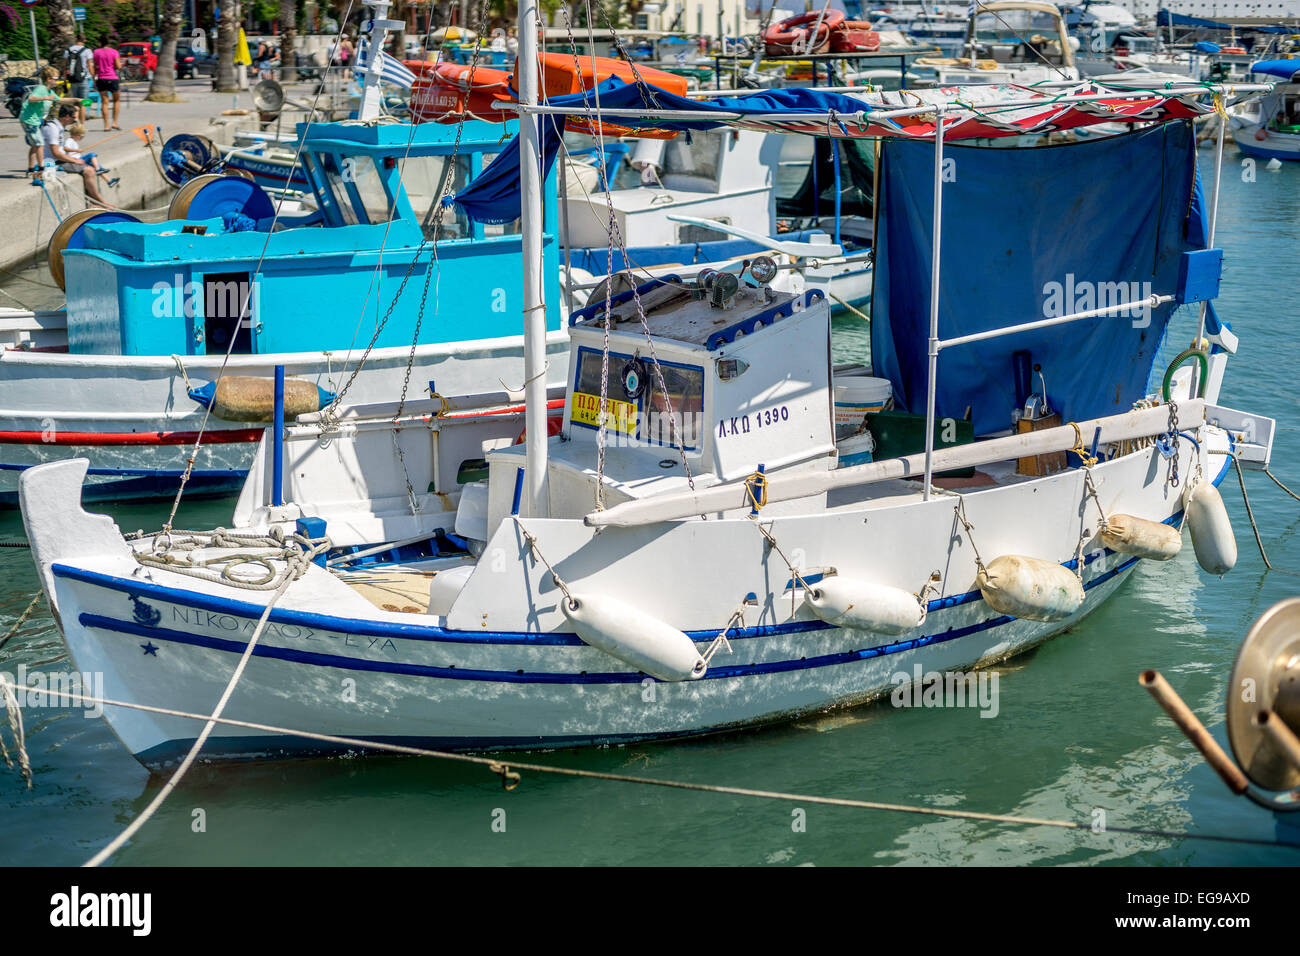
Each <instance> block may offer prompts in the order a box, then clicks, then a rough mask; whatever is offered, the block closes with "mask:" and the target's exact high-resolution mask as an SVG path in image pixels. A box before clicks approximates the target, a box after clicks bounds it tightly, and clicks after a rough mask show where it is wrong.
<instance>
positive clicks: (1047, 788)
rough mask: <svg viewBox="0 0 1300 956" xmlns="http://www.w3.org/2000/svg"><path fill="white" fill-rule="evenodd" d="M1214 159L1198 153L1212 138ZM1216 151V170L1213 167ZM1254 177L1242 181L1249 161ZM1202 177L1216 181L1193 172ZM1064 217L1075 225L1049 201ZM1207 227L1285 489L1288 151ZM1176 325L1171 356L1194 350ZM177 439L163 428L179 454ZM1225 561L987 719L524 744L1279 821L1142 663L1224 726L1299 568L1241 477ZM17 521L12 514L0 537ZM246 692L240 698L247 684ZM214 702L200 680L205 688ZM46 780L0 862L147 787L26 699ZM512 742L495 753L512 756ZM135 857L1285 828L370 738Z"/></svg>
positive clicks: (1181, 573)
mask: <svg viewBox="0 0 1300 956" xmlns="http://www.w3.org/2000/svg"><path fill="white" fill-rule="evenodd" d="M1201 156H1202V163H1203V166H1205V167H1209V165H1210V163H1211V162H1212V154H1211V153H1210V152H1209V151H1208V150H1202V152H1201ZM1207 171H1208V170H1207ZM1252 172H1253V176H1250V175H1247V174H1249V173H1252ZM1207 187H1208V183H1207ZM1063 227H1064V228H1069V224H1068V223H1065V224H1063ZM1218 244H1219V245H1221V246H1222V247H1223V248H1224V250H1225V252H1226V266H1225V274H1224V282H1223V290H1222V294H1221V296H1220V298H1219V300H1218V307H1219V312H1220V315H1221V316H1222V317H1223V318H1225V319H1226V320H1228V321H1229V322H1230V323H1231V324H1232V325H1233V326H1234V328H1235V329H1236V331H1237V332H1238V334H1239V335H1240V336H1241V348H1240V352H1239V354H1238V355H1237V356H1236V357H1235V358H1234V359H1233V360H1232V361H1231V363H1230V365H1229V369H1228V378H1227V381H1226V384H1225V387H1224V392H1223V396H1222V401H1223V403H1224V404H1226V405H1236V406H1240V407H1247V408H1251V409H1256V410H1260V411H1264V412H1267V413H1269V414H1274V415H1276V416H1277V417H1278V418H1279V428H1278V435H1277V440H1276V443H1275V445H1274V451H1273V471H1274V473H1275V474H1277V475H1278V477H1279V478H1280V479H1281V480H1282V481H1284V482H1287V483H1288V484H1290V485H1291V486H1292V487H1293V488H1296V489H1300V431H1298V430H1297V427H1296V424H1295V422H1294V420H1293V416H1294V413H1295V412H1296V410H1297V407H1298V405H1297V403H1298V400H1300V378H1298V377H1297V375H1296V374H1295V371H1294V369H1292V368H1291V365H1290V363H1291V361H1293V358H1291V356H1294V355H1295V354H1296V349H1295V342H1294V335H1295V331H1294V330H1295V328H1296V327H1297V322H1298V321H1300V299H1297V297H1296V295H1295V289H1294V278H1293V275H1292V270H1293V268H1294V264H1295V263H1296V262H1297V261H1300V164H1288V165H1286V166H1285V167H1284V168H1283V169H1281V170H1279V171H1275V172H1274V171H1267V170H1265V169H1264V167H1263V166H1262V165H1260V166H1259V167H1258V168H1257V169H1254V170H1251V169H1248V168H1246V167H1243V166H1242V164H1241V162H1240V157H1238V156H1237V155H1236V153H1235V150H1232V149H1231V148H1230V149H1229V154H1228V156H1227V158H1226V161H1225V172H1224V181H1223V199H1222V203H1221V206H1220V213H1219V224H1218ZM1186 327H1187V325H1186V323H1185V322H1184V323H1182V325H1180V326H1179V331H1178V333H1177V336H1178V337H1177V338H1176V339H1175V340H1173V341H1171V342H1170V345H1169V349H1168V353H1169V354H1170V355H1172V354H1173V353H1174V352H1176V351H1178V350H1179V349H1181V348H1182V347H1183V346H1185V345H1186V339H1187V338H1189V335H1190V333H1186V332H1184V331H1182V330H1183V329H1185V328H1186ZM836 335H837V346H836V349H837V358H839V359H842V360H847V359H850V358H854V359H857V358H861V354H862V350H863V349H865V346H866V334H865V326H864V324H863V323H862V321H861V320H860V319H857V318H854V317H851V316H846V317H842V318H840V319H837V328H836ZM179 454H180V452H179V451H178V455H179ZM1246 478H1247V482H1248V490H1249V491H1250V493H1251V502H1252V505H1253V506H1254V511H1255V516H1256V519H1257V521H1258V523H1259V527H1260V532H1261V534H1262V536H1263V538H1264V542H1265V546H1266V547H1267V548H1268V552H1269V556H1270V558H1271V559H1272V561H1273V564H1274V565H1275V566H1276V567H1278V568H1284V569H1294V570H1297V571H1300V538H1298V537H1297V530H1298V529H1300V503H1297V502H1296V501H1294V500H1292V499H1290V498H1288V497H1287V496H1286V495H1284V494H1283V493H1282V492H1281V491H1279V490H1278V489H1277V488H1276V487H1274V486H1273V485H1272V484H1271V483H1270V482H1269V481H1268V480H1267V478H1266V477H1264V476H1262V475H1260V474H1258V473H1249V472H1248V473H1247V476H1246ZM1222 491H1223V493H1224V497H1225V499H1226V501H1227V503H1228V507H1229V511H1230V513H1231V514H1232V518H1233V522H1234V526H1235V528H1236V533H1237V541H1238V547H1239V550H1240V555H1241V557H1240V559H1239V562H1238V564H1237V567H1236V568H1235V569H1234V570H1233V571H1232V572H1230V573H1229V574H1228V575H1227V576H1226V577H1225V578H1224V579H1223V580H1216V579H1214V578H1212V577H1210V576H1208V575H1206V574H1205V573H1203V572H1202V571H1201V570H1200V569H1199V568H1198V567H1197V565H1196V563H1195V560H1194V558H1193V556H1192V554H1191V550H1190V548H1188V549H1185V550H1184V552H1183V553H1182V554H1181V555H1180V556H1179V557H1178V558H1177V559H1176V560H1174V561H1173V562H1170V563H1169V564H1166V565H1144V566H1140V567H1139V568H1138V570H1137V571H1136V572H1135V573H1134V575H1133V576H1132V577H1131V578H1130V580H1129V581H1128V582H1127V583H1126V584H1124V585H1123V587H1122V588H1121V589H1120V590H1119V591H1118V592H1117V593H1116V594H1115V596H1114V597H1112V598H1111V599H1110V600H1109V601H1108V602H1107V603H1106V604H1104V605H1103V606H1102V607H1101V609H1100V610H1098V611H1097V612H1096V613H1094V614H1093V615H1091V616H1090V617H1089V618H1087V619H1086V620H1085V621H1084V622H1082V623H1081V624H1080V625H1079V626H1077V627H1076V628H1074V629H1073V630H1072V631H1071V632H1070V633H1068V634H1065V635H1063V636H1061V637H1059V638H1057V639H1055V640H1053V641H1051V642H1049V643H1048V644H1046V645H1044V646H1042V647H1041V648H1039V649H1038V650H1037V651H1036V652H1034V653H1032V654H1030V655H1027V656H1024V657H1020V658H1017V659H1015V660H1012V661H1009V662H1007V663H1005V664H1003V665H1001V666H999V667H997V668H996V671H997V672H998V675H999V678H998V691H999V694H998V706H997V714H996V716H995V717H989V718H985V717H981V712H980V710H979V709H978V708H924V707H921V708H895V707H894V706H892V705H891V704H890V702H889V701H888V700H886V701H884V702H882V703H877V704H873V705H870V706H866V707H861V708H857V709H854V710H849V711H842V712H838V713H834V714H828V715H824V716H821V717H816V718H809V719H805V720H802V721H800V722H798V723H795V724H792V725H785V726H780V727H774V728H769V729H764V730H758V731H750V732H745V733H736V734H730V735H725V736H718V737H712V738H707V739H701V740H697V741H687V742H679V743H672V744H649V745H635V746H628V747H619V748H608V749H600V750H586V751H567V752H557V753H550V754H540V755H538V754H530V755H528V756H527V757H523V758H521V759H525V760H527V761H529V762H537V763H548V764H553V765H559V766H566V767H582V768H587V769H592V770H600V771H609V772H616V773H624V774H630V775H636V776H642V777H652V778H661V779H673V780H690V781H697V782H702V783H712V784H726V785H731V786H739V787H751V788H761V789H767V790H781V791H794V792H797V793H802V794H814V795H820V796H828V797H846V798H858V799H864V800H874V801H882V802H888V803H896V804H907V805H914V806H919V807H936V808H954V809H960V810H969V811H982V812H988V813H999V814H1011V815H1017V816H1030V817H1037V818H1051V819H1058V820H1072V821H1079V822H1083V823H1086V824H1089V825H1091V824H1092V823H1094V822H1095V821H1099V820H1101V819H1102V817H1100V816H1098V814H1097V811H1104V821H1105V824H1106V825H1107V826H1109V827H1112V828H1113V827H1128V828H1139V829H1155V830H1164V831H1177V832H1185V833H1192V834H1215V835H1228V836H1233V837H1240V838H1245V840H1247V841H1269V840H1272V839H1273V821H1272V818H1271V817H1270V816H1268V815H1267V814H1264V813H1263V812H1261V811H1258V810H1256V809H1255V808H1254V807H1253V806H1252V805H1250V804H1248V803H1246V802H1245V801H1244V800H1242V799H1240V798H1236V797H1233V796H1232V795H1231V794H1230V793H1229V792H1228V790H1227V789H1226V788H1225V787H1224V786H1223V784H1222V783H1220V782H1219V780H1218V778H1217V777H1216V776H1215V775H1214V774H1213V772H1212V771H1211V770H1210V769H1209V768H1208V766H1206V765H1205V763H1204V762H1203V761H1202V760H1201V759H1200V758H1199V757H1198V756H1197V755H1196V754H1195V752H1194V751H1193V750H1192V748H1191V746H1190V745H1189V744H1188V743H1187V741H1186V739H1185V738H1184V737H1183V735H1182V734H1181V733H1180V732H1179V731H1177V730H1176V729H1175V728H1174V726H1173V724H1172V723H1171V722H1170V721H1169V720H1168V719H1166V718H1165V717H1164V716H1163V714H1162V713H1161V711H1160V710H1159V709H1158V708H1157V707H1156V705H1155V703H1154V702H1153V701H1152V700H1151V698H1150V697H1149V696H1148V695H1147V693H1146V692H1145V691H1144V690H1142V689H1141V688H1140V687H1139V686H1138V683H1137V675H1138V673H1139V672H1140V671H1141V670H1143V669H1145V668H1148V667H1153V668H1157V669H1159V670H1160V671H1161V672H1163V673H1164V674H1165V676H1166V677H1167V678H1168V680H1169V682H1170V683H1171V684H1172V685H1173V686H1174V688H1175V689H1176V690H1178V692H1179V693H1180V694H1182V696H1183V697H1184V699H1185V700H1186V701H1187V702H1188V703H1189V704H1190V705H1191V706H1192V707H1193V709H1194V710H1195V711H1196V712H1197V714H1198V715H1199V716H1200V717H1201V719H1202V720H1204V721H1205V723H1206V724H1207V725H1208V726H1209V727H1210V728H1211V730H1212V732H1213V733H1214V735H1215V736H1216V737H1217V738H1218V739H1219V740H1220V742H1221V743H1225V744H1226V741H1225V739H1224V732H1223V698H1224V691H1225V685H1226V683H1227V680H1228V674H1229V670H1230V667H1231V664H1232V660H1233V657H1234V655H1235V653H1236V648H1237V645H1238V643H1239V642H1240V640H1241V637H1242V636H1243V635H1244V633H1245V631H1246V629H1247V628H1248V627H1249V625H1250V623H1251V622H1252V621H1253V620H1254V619H1255V617H1257V616H1258V615H1259V614H1260V613H1261V612H1262V611H1263V610H1265V609H1266V608H1267V607H1269V606H1270V605H1271V604H1273V603H1274V602H1276V601H1278V600H1281V599H1282V598H1284V597H1288V596H1291V595H1294V594H1297V593H1300V577H1297V576H1294V575H1291V574H1287V573H1283V572H1281V571H1275V572H1271V573H1270V572H1267V571H1266V570H1265V568H1264V565H1263V563H1262V561H1261V560H1260V557H1259V552H1258V551H1257V549H1256V548H1255V545H1254V541H1253V539H1252V536H1251V531H1250V525H1249V523H1248V522H1247V519H1246V515H1245V512H1244V509H1243V507H1242V499H1241V492H1240V489H1239V488H1238V486H1237V482H1236V478H1235V475H1233V474H1231V473H1230V474H1229V477H1228V478H1226V479H1225V480H1224V483H1223V485H1222ZM232 507H233V501H231V500H220V501H194V502H186V503H185V505H184V506H183V507H182V510H181V514H180V517H179V520H178V521H177V525H178V526H179V527H208V526H212V525H218V524H222V523H223V522H226V521H228V520H229V516H230V512H231V509H232ZM111 512H112V513H113V515H114V516H115V518H116V519H117V520H118V522H119V524H120V525H121V526H122V528H123V530H133V529H136V528H146V529H149V528H155V527H157V526H158V525H159V524H160V523H161V521H162V519H163V518H164V517H165V515H166V506H165V505H162V504H159V505H149V506H139V505H133V506H120V507H117V508H113V509H111ZM21 537H22V525H21V521H20V519H19V517H18V515H17V514H16V513H14V512H6V513H4V514H0V540H7V541H13V540H17V539H20V538H21ZM0 580H2V581H3V585H2V590H0V628H3V629H5V630H7V629H8V627H9V625H10V624H11V623H12V622H13V620H14V619H15V618H16V616H17V615H18V614H19V613H21V611H22V610H23V608H24V607H26V606H27V603H28V601H29V600H30V599H31V596H32V595H33V594H34V593H35V591H36V588H37V582H36V574H35V570H34V568H33V567H32V564H31V560H30V556H29V555H28V553H27V552H26V551H24V550H21V549H3V550H0ZM19 665H25V666H26V667H27V668H28V669H29V670H31V669H44V670H50V671H54V670H66V669H68V668H69V666H70V665H69V664H68V662H67V660H66V657H65V656H64V654H63V649H62V643H61V641H60V640H59V637H58V634H57V632H56V630H55V627H54V624H53V621H52V620H51V619H50V617H49V614H48V611H47V610H46V608H45V606H44V604H42V605H41V606H40V607H39V609H38V610H37V612H36V613H35V614H34V615H33V617H32V618H31V619H30V620H29V622H28V623H27V625H26V626H25V627H24V628H23V629H22V630H21V631H20V633H19V634H18V635H17V636H15V637H14V638H13V639H12V640H11V641H10V642H9V643H8V645H7V646H5V647H4V649H3V651H0V669H3V670H5V671H8V672H9V673H13V672H14V671H15V670H16V669H17V667H18V666H19ZM235 700H236V703H237V701H238V696H237V695H236V698H235ZM213 703H214V701H197V700H196V701H194V702H193V709H195V710H198V711H203V710H206V709H208V708H210V707H211V706H212V705H213ZM25 717H26V725H27V726H26V730H27V737H28V749H29V751H30V755H31V761H32V768H33V780H34V786H33V789H32V790H31V791H28V790H27V789H26V788H25V787H24V786H23V783H22V780H21V778H20V777H19V776H18V775H17V773H14V772H8V773H6V772H3V771H0V794H3V814H4V817H3V819H4V823H5V828H4V829H5V832H6V833H7V834H8V839H6V840H5V842H4V848H3V849H2V850H0V861H3V862H4V863H6V864H10V865H13V864H65V865H66V864H77V863H81V862H83V861H84V860H85V859H86V858H88V857H89V856H90V855H91V854H92V853H93V852H94V851H96V850H97V849H99V848H100V847H101V846H102V845H103V844H104V843H105V842H107V841H108V840H109V839H111V838H112V837H113V836H115V835H116V834H117V833H118V832H119V831H120V830H121V828H122V827H123V826H125V824H126V823H127V822H128V821H129V820H130V819H131V818H132V817H133V816H134V815H135V814H136V813H137V812H139V810H140V809H141V808H142V807H143V806H144V805H145V804H146V803H147V802H148V800H149V799H150V798H151V797H152V796H153V795H154V793H155V792H156V788H157V787H158V786H160V785H161V781H159V780H153V781H151V780H150V779H149V777H148V775H147V773H146V772H145V771H144V770H143V769H142V768H141V767H140V766H139V765H138V764H137V763H136V762H135V760H134V759H132V758H131V757H130V755H129V754H128V753H127V752H126V751H125V750H124V749H123V748H122V746H121V745H120V744H119V743H118V741H117V739H116V738H115V737H114V736H113V733H112V731H110V730H109V728H108V726H107V724H105V723H104V722H103V721H102V720H97V719H92V718H87V717H84V716H83V715H82V714H81V713H80V712H78V711H73V710H66V709H59V710H55V709H43V710H42V709H30V708H29V709H28V710H26V711H25ZM503 759H505V760H506V761H508V759H509V758H508V757H506V758H503ZM114 862H115V863H117V864H122V865H137V866H138V865H153V864H181V865H222V864H240V863H243V864H313V865H327V866H333V865H356V864H362V865H364V864H377V865H378V864H384V865H388V864H395V865H421V864H504V863H514V864H581V863H588V864H617V863H631V864H643V865H658V864H701V863H704V864H709V863H712V864H752V865H764V864H768V865H796V864H815V865H834V864H905V865H916V864H921V865H952V864H1087V865H1099V864H1121V863H1123V864H1141V865H1157V866H1164V865H1180V864H1189V863H1191V864H1224V865H1258V864H1294V863H1297V862H1300V851H1298V850H1295V849H1288V848H1284V847H1277V846H1260V845H1255V844H1254V843H1251V842H1217V841H1198V840H1190V839H1183V840H1172V839H1169V838H1166V837H1155V836H1139V835H1129V834H1121V833H1115V832H1101V833H1095V832H1091V830H1089V831H1084V832H1077V831H1063V830H1054V829H1047V828H1043V827H1028V826H1021V825H1010V824H1001V823H986V822H974V821H967V820H957V819H944V818H938V817H923V816H914V815H905V814H900V813H894V812H882V811H867V810H861V809H849V808H832V807H823V806H816V805H812V804H807V803H801V802H782V801H775V800H763V799H755V798H747V797H745V798H742V797H734V796H723V795H717V794H709V793H701V792H688V791H678V790H667V789H662V788H654V787H647V786H642V785H634V784H625V783H611V782H602V781H592V780H583V779H574V778H565V777H555V776H549V775H543V774H538V773H532V772H526V773H524V775H523V780H522V783H521V784H520V786H519V787H518V788H517V789H516V790H514V791H512V792H505V791H504V790H503V789H502V787H501V784H500V782H499V779H498V778H497V777H496V776H495V775H494V774H492V773H490V772H488V771H487V770H486V769H485V768H482V767H471V766H465V765H459V764H449V763H444V762H439V761H434V760H426V759H408V758H390V757H365V758H338V759H329V760H313V761H299V762H288V763H278V764H262V765H248V766H244V767H225V768H221V769H217V770H213V769H206V768H197V769H196V770H194V771H192V772H191V773H190V774H189V775H188V777H187V778H186V780H185V782H184V783H183V784H182V786H181V787H180V789H179V790H178V791H177V792H176V793H174V794H173V795H172V797H171V798H170V799H169V800H168V801H167V802H166V803H165V804H164V806H163V808H162V809H161V811H160V812H159V813H158V814H157V816H156V817H155V818H154V819H153V820H152V821H151V822H150V823H149V824H148V825H147V826H146V827H145V829H144V830H143V831H142V833H141V834H140V835H139V837H138V838H137V839H136V840H135V841H134V842H133V843H132V844H131V845H129V846H128V847H127V848H126V849H124V850H123V851H122V852H121V853H119V854H118V855H117V856H116V857H115V859H114Z"/></svg>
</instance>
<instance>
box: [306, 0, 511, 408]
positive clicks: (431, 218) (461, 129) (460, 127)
mask: <svg viewBox="0 0 1300 956" xmlns="http://www.w3.org/2000/svg"><path fill="white" fill-rule="evenodd" d="M486 22H487V0H480V2H479V7H478V29H477V31H476V33H477V36H476V38H475V40H474V50H473V52H472V53H471V54H470V64H469V75H468V78H467V80H466V83H467V84H468V85H470V86H472V85H473V82H474V72H475V70H477V69H478V61H479V51H480V49H481V47H482V44H483V40H482V36H483V27H484V24H485V23H486ZM438 57H439V58H440V59H441V57H442V50H441V48H439V50H438ZM465 119H466V117H465V115H464V114H461V117H460V120H459V121H458V122H457V123H456V138H455V140H454V141H453V143H452V148H451V153H450V155H449V156H448V159H447V165H446V167H445V169H444V170H443V176H442V186H441V188H439V190H438V194H437V199H435V200H434V202H433V204H432V205H431V206H430V207H429V211H428V212H427V213H426V214H425V218H424V222H423V223H421V229H420V242H419V244H418V245H417V246H416V247H415V252H414V253H413V254H412V255H411V262H410V264H409V265H408V266H407V267H406V271H405V273H403V275H402V280H401V282H400V283H398V286H397V292H396V293H394V295H393V300H392V302H390V303H389V304H388V309H387V310H386V311H385V312H384V317H383V318H382V319H380V321H379V324H378V325H376V326H375V332H374V334H373V335H372V336H371V337H370V341H369V342H368V343H367V344H366V347H365V350H364V351H363V352H362V353H361V358H360V359H359V360H358V361H357V364H356V367H355V368H353V369H352V372H351V374H350V375H349V376H348V378H347V381H345V382H344V383H343V387H342V388H341V389H339V390H338V392H337V393H336V394H335V396H334V401H332V402H331V403H330V404H329V406H328V407H327V408H326V409H324V411H323V413H322V416H321V417H322V420H323V421H324V423H325V426H326V428H329V427H330V426H331V425H335V424H336V423H337V422H336V418H335V414H336V412H335V410H336V409H338V408H339V407H340V406H341V404H342V402H343V396H344V395H346V394H347V393H348V389H350V388H351V387H352V383H353V382H355V381H356V379H357V376H358V375H360V374H361V370H362V369H363V368H364V367H365V364H366V360H367V359H368V358H369V357H370V353H371V352H373V351H374V349H375V343H377V342H378V341H379V336H380V335H381V334H382V333H383V331H384V327H385V326H387V325H388V320H389V319H390V318H392V315H393V311H394V310H395V309H396V308H397V303H398V302H399V301H400V300H401V298H402V293H403V292H405V291H406V283H407V282H408V281H409V280H410V278H411V275H412V274H413V273H414V272H415V267H416V265H418V264H419V261H420V255H421V253H423V252H424V248H425V246H426V245H430V233H432V237H433V238H432V246H431V248H430V252H429V270H428V271H429V272H432V271H433V263H434V261H435V259H436V256H437V251H438V228H439V227H440V226H441V225H442V219H443V216H445V215H446V206H445V205H444V200H445V199H446V197H447V195H448V193H449V191H450V187H451V185H452V183H453V182H454V177H455V172H456V159H457V158H458V156H459V155H460V147H461V140H462V138H463V137H464V133H465ZM412 130H414V127H412ZM412 135H414V132H412ZM427 276H428V274H427V273H426V280H427ZM424 288H425V293H424V294H425V296H426V297H427V296H428V282H427V281H426V283H425V287H424ZM424 304H425V300H424V299H421V301H420V314H421V315H423V313H424ZM418 342H419V329H418V324H417V329H416V335H415V336H414V338H413V340H412V342H411V358H410V360H409V362H408V364H407V370H406V376H407V381H408V382H409V381H410V376H411V366H412V365H413V364H414V361H415V348H416V345H417V343H418ZM404 393H405V392H404Z"/></svg>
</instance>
